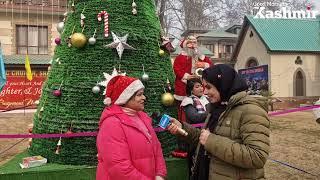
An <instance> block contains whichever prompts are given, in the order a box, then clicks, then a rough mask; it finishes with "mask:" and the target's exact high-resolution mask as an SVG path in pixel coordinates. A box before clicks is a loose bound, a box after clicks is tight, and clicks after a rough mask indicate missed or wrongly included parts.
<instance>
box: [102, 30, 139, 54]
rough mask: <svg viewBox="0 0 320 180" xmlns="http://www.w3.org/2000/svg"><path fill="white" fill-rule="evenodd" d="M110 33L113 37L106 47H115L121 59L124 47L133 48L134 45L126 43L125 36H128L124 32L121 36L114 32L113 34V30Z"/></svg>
mask: <svg viewBox="0 0 320 180" xmlns="http://www.w3.org/2000/svg"><path fill="white" fill-rule="evenodd" d="M111 34H112V38H113V42H112V43H110V44H107V45H106V47H107V48H113V49H114V48H115V49H117V52H118V55H119V58H120V59H121V57H122V53H123V50H124V49H132V50H135V48H134V47H132V46H130V45H129V44H127V38H128V34H126V35H125V36H123V37H118V36H117V35H116V34H114V33H113V32H111Z"/></svg>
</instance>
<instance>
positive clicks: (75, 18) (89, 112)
mask: <svg viewBox="0 0 320 180" xmlns="http://www.w3.org/2000/svg"><path fill="white" fill-rule="evenodd" d="M72 3H74V8H73V10H71V9H72V7H73V6H72ZM132 3H133V1H128V0H74V1H71V2H69V5H70V7H71V8H69V9H70V11H69V12H68V14H67V17H66V21H65V23H64V29H63V32H62V33H61V44H60V45H58V46H57V47H56V49H55V54H54V57H53V61H52V67H51V70H50V71H49V73H48V79H47V81H46V83H45V84H44V86H43V91H42V96H41V99H40V104H39V105H38V109H37V112H36V114H35V116H34V128H33V133H36V134H38V133H39V134H47V133H66V132H67V131H68V130H69V129H71V131H72V132H94V131H98V122H99V118H100V115H101V112H102V111H103V109H104V107H105V105H104V104H103V100H104V95H102V94H103V91H104V87H100V88H101V89H100V91H99V88H98V87H97V86H96V85H97V82H101V81H103V80H104V76H103V73H104V72H105V73H109V74H110V73H111V72H112V71H113V69H114V67H116V68H117V69H118V70H119V67H120V70H121V72H126V73H127V75H128V76H133V77H137V78H141V77H142V74H143V69H142V65H144V70H145V73H146V74H148V75H149V80H148V81H144V84H145V86H146V89H145V94H146V97H147V104H146V111H147V112H148V114H149V115H151V114H155V113H158V114H162V113H169V114H171V115H173V117H176V115H175V113H176V112H175V110H174V109H175V108H174V107H172V106H171V107H166V106H163V105H162V103H161V95H162V94H163V93H164V87H165V85H166V82H167V78H168V79H169V81H170V82H173V71H172V66H171V62H170V59H169V54H168V53H167V52H166V53H165V55H162V56H161V55H159V50H160V47H159V44H161V39H160V33H161V28H160V24H159V20H158V17H157V15H156V12H155V4H154V1H153V0H136V1H135V3H136V5H137V7H136V8H134V7H132ZM133 9H136V10H137V14H136V15H134V14H133V12H132V10H133ZM102 11H106V12H107V13H108V21H107V22H104V18H107V17H106V16H102V17H101V18H102V21H98V19H97V16H98V14H99V13H101V12H102ZM81 13H82V14H83V15H84V16H85V19H84V28H83V27H81V23H80V22H81V21H80V19H81ZM102 15H103V13H102ZM82 18H83V16H82ZM106 23H108V32H107V31H106V32H105V28H106ZM95 32H96V33H95ZM111 32H113V33H114V34H115V35H116V36H118V37H123V36H125V35H126V34H128V37H127V41H126V43H127V44H128V45H130V46H132V47H133V48H134V49H124V51H123V54H122V57H121V59H120V58H119V55H118V53H117V50H116V49H115V48H110V47H109V48H107V47H106V45H107V44H110V43H112V42H113V41H114V39H113V36H112V33H111ZM74 33H83V34H84V35H85V37H86V39H89V38H90V37H92V36H93V35H94V33H95V39H96V42H94V41H93V40H94V39H92V38H91V39H90V41H89V42H90V43H91V44H90V43H89V42H87V43H85V44H84V47H81V43H82V42H81V38H82V37H80V36H79V34H77V35H78V36H77V37H75V36H73V37H72V40H71V42H72V46H71V47H70V46H68V45H69V43H68V41H67V39H68V38H69V37H70V36H71V35H75V34H74ZM105 33H107V34H108V37H105ZM82 40H83V39H82ZM122 40H123V39H122ZM56 42H57V43H58V44H59V40H57V41H56ZM120 65H121V66H120ZM93 87H95V88H94V89H93ZM93 91H95V93H94V92H93ZM156 123H158V122H157V120H156V119H154V125H156ZM158 136H159V140H160V142H161V143H162V146H163V148H164V153H165V155H168V154H169V152H170V151H171V150H172V149H173V148H175V143H176V142H175V140H174V139H175V138H174V137H173V136H171V135H169V134H168V133H167V132H162V133H159V134H158ZM58 141H59V138H52V139H33V142H32V146H31V148H30V150H29V151H30V153H31V154H34V155H39V154H40V155H42V156H44V157H46V158H48V160H49V162H55V163H61V164H75V165H77V164H79V165H84V164H88V165H92V164H96V162H97V159H96V155H97V154H96V153H97V151H96V145H95V137H77V138H62V139H61V146H60V151H59V153H56V152H55V151H56V150H57V143H58Z"/></svg>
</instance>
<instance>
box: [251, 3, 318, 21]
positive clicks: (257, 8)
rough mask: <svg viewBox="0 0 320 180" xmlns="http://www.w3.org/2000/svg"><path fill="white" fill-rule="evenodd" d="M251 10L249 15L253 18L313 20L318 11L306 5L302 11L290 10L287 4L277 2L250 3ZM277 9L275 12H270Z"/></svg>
mask: <svg viewBox="0 0 320 180" xmlns="http://www.w3.org/2000/svg"><path fill="white" fill-rule="evenodd" d="M252 6H253V10H252V11H251V14H252V15H253V16H254V17H253V18H262V19H266V18H267V19H268V18H278V19H280V18H282V19H315V18H317V15H318V14H319V11H314V10H312V9H311V5H310V4H309V5H307V6H306V9H304V10H292V8H291V7H289V4H288V3H284V2H283V3H277V2H261V3H252ZM270 9H277V10H270Z"/></svg>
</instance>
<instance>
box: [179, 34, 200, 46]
mask: <svg viewBox="0 0 320 180" xmlns="http://www.w3.org/2000/svg"><path fill="white" fill-rule="evenodd" d="M188 41H197V38H196V37H195V36H188V37H187V38H185V39H182V40H181V42H180V47H181V48H185V47H187V43H188Z"/></svg>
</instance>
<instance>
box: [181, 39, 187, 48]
mask: <svg viewBox="0 0 320 180" xmlns="http://www.w3.org/2000/svg"><path fill="white" fill-rule="evenodd" d="M180 47H181V48H185V47H187V40H186V39H182V40H181V42H180Z"/></svg>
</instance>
